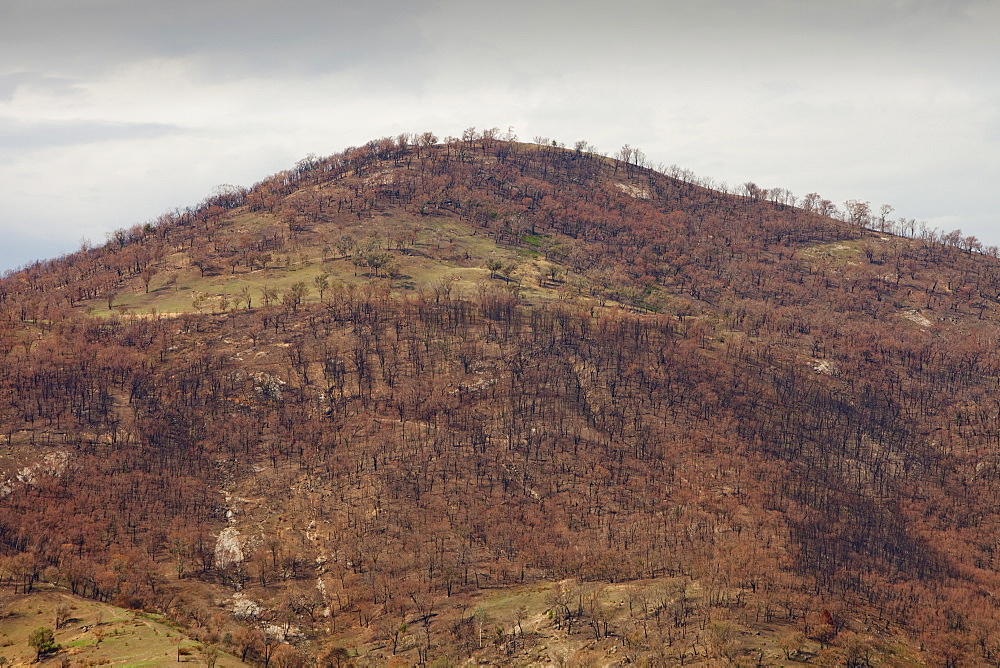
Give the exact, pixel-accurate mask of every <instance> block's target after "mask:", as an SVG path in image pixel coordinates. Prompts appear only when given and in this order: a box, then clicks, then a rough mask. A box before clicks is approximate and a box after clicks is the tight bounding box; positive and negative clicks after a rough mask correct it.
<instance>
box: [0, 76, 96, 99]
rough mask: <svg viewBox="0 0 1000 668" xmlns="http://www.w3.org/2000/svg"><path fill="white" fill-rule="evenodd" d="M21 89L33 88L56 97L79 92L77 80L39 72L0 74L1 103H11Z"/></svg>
mask: <svg viewBox="0 0 1000 668" xmlns="http://www.w3.org/2000/svg"><path fill="white" fill-rule="evenodd" d="M21 88H32V89H36V90H41V91H45V92H47V93H50V94H54V95H74V94H76V93H77V92H79V88H78V87H77V81H76V80H75V79H68V78H65V77H52V76H46V75H44V74H40V73H38V72H13V73H11V74H0V102H10V101H11V100H13V99H14V95H15V94H16V93H17V91H18V90H20V89H21Z"/></svg>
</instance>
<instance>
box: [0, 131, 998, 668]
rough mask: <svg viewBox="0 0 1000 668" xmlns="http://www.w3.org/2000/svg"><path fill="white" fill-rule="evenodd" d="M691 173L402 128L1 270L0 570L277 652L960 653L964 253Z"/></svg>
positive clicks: (970, 479) (990, 445)
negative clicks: (63, 252) (103, 238)
mask: <svg viewBox="0 0 1000 668" xmlns="http://www.w3.org/2000/svg"><path fill="white" fill-rule="evenodd" d="M711 185H712V184H710V183H708V182H699V181H696V180H695V179H693V178H691V177H690V175H686V174H684V173H682V172H679V171H677V170H674V171H672V172H671V173H662V172H658V171H655V170H652V169H650V168H648V167H647V166H646V165H645V164H644V160H643V158H642V155H641V152H637V151H635V150H634V149H631V148H629V147H625V148H624V149H622V151H620V152H619V153H618V154H617V155H616V156H615V157H614V158H609V157H607V156H603V155H600V154H598V153H596V152H594V151H593V150H592V149H591V148H590V147H588V146H587V145H586V144H585V143H582V142H581V143H580V144H578V145H577V146H576V147H575V148H574V149H566V148H563V147H561V146H554V145H552V144H551V143H549V142H540V141H539V142H536V143H534V144H524V143H519V142H516V141H512V140H507V139H504V140H501V139H499V138H498V137H497V136H496V133H494V132H493V131H487V132H483V133H478V132H474V131H471V130H470V131H469V132H467V133H466V135H465V136H464V137H463V138H460V139H449V140H446V141H445V142H443V143H442V142H438V141H437V140H436V138H435V137H433V136H432V135H430V134H424V135H420V136H416V137H410V136H402V137H398V138H394V139H383V140H376V141H373V142H370V143H369V144H367V145H365V146H363V147H360V148H353V149H348V150H346V151H344V152H342V153H341V154H338V155H334V156H330V157H327V158H322V159H320V158H310V159H307V160H304V161H302V162H300V163H299V164H298V165H297V166H296V168H295V169H294V170H290V171H288V172H285V173H281V174H277V175H274V176H272V177H269V178H267V179H265V180H264V181H262V182H260V183H258V184H256V185H255V186H253V187H252V188H249V189H239V188H223V189H220V190H218V191H217V192H216V193H214V194H213V195H212V196H211V197H209V198H208V199H207V200H206V201H205V202H203V203H202V204H201V205H199V206H198V207H195V208H192V209H189V210H185V211H178V212H174V213H170V214H165V215H164V216H162V217H161V218H160V219H159V220H157V221H155V222H153V223H150V224H148V225H145V226H137V227H135V228H133V229H131V230H121V231H119V232H118V233H116V234H115V235H114V236H113V238H111V239H110V240H109V242H108V243H107V244H105V245H104V246H102V247H100V248H87V249H81V251H80V252H79V253H75V254H73V255H69V256H66V257H62V258H58V259H56V260H52V261H49V262H46V263H39V264H36V265H33V266H31V267H27V268H25V269H23V270H21V271H18V272H14V273H12V274H10V275H8V276H6V277H5V278H4V279H3V281H2V282H0V313H2V321H0V322H2V326H0V344H2V346H0V352H3V354H4V355H5V364H4V365H3V367H2V368H0V415H2V416H3V418H2V424H3V426H4V433H3V434H2V436H3V438H4V440H5V441H6V451H5V452H3V453H0V465H2V466H3V467H4V470H5V471H6V473H5V476H4V482H3V483H2V490H3V499H2V501H0V545H2V547H3V550H4V554H5V555H6V556H5V557H4V560H3V562H2V564H3V582H5V583H7V584H8V585H12V586H15V587H17V588H19V589H21V590H30V589H31V588H32V586H33V584H34V583H35V582H37V581H38V580H44V581H47V582H51V583H58V584H60V585H62V586H65V587H67V588H68V589H69V590H70V591H71V592H73V593H76V594H80V595H83V596H87V597H90V598H92V599H95V600H98V601H112V602H115V603H116V604H118V605H122V606H125V607H131V608H134V609H142V608H146V609H150V610H157V611H159V612H161V613H164V614H166V615H168V616H169V618H170V619H171V620H173V621H174V622H176V623H178V624H182V625H184V627H185V628H186V629H187V631H188V632H189V633H190V634H191V635H192V636H194V637H195V638H197V639H202V640H205V641H206V642H222V643H223V645H224V646H225V647H227V648H228V650H229V651H231V652H232V653H233V654H234V655H236V656H243V657H244V658H246V659H247V660H250V661H258V662H261V663H269V662H270V661H271V659H272V653H274V652H277V653H278V654H277V656H278V658H279V659H280V661H278V660H277V659H276V661H278V662H284V663H283V665H296V664H295V662H296V661H305V660H306V659H308V658H310V657H325V658H323V659H322V660H321V661H322V662H325V663H324V665H327V664H329V665H342V664H344V663H347V662H353V663H357V664H360V665H382V664H385V663H390V662H393V661H395V662H399V663H403V664H406V663H418V662H419V663H426V664H430V663H433V662H437V663H438V664H439V665H445V664H446V663H448V662H451V663H462V662H464V661H467V660H469V659H470V658H471V659H473V660H476V661H480V662H487V663H490V662H492V663H494V664H497V665H500V664H503V665H507V664H510V663H523V664H525V665H535V664H538V665H548V664H552V663H557V664H576V665H595V664H600V665H620V664H623V663H627V662H632V663H647V664H649V665H672V664H676V663H688V662H690V663H702V664H705V665H715V664H718V663H720V662H723V661H728V662H733V663H738V662H744V663H745V662H755V663H760V664H773V665H778V664H782V665H787V664H788V663H792V662H797V661H798V662H802V661H807V660H808V661H813V662H816V661H819V662H836V661H840V662H847V663H849V664H850V665H866V663H868V664H880V665H916V664H920V663H935V664H949V665H965V664H967V663H968V664H975V663H983V664H989V663H991V662H995V661H996V660H997V656H998V654H997V651H998V645H997V642H998V640H1000V635H998V632H1000V629H998V628H997V622H996V619H997V618H998V617H997V609H996V603H995V600H994V597H993V595H992V591H993V590H994V589H995V585H996V565H995V563H994V553H995V551H996V542H995V535H996V529H997V527H998V519H1000V515H998V511H997V504H996V503H995V494H996V492H995V490H996V489H997V484H996V482H997V477H998V474H1000V458H998V454H1000V452H998V445H1000V443H998V438H997V434H998V433H1000V431H998V425H997V420H998V412H997V406H996V401H995V399H994V398H992V394H993V392H994V391H995V388H996V386H997V382H998V380H1000V373H998V371H1000V356H998V354H997V346H996V340H997V333H998V328H997V316H998V308H1000V302H998V297H1000V289H998V286H1000V262H998V261H997V257H996V256H997V252H996V249H992V248H990V249H984V248H983V247H982V246H981V244H979V242H978V241H977V240H976V239H974V238H967V237H963V236H962V235H961V234H960V233H949V234H946V235H942V234H938V233H934V232H930V231H927V230H922V231H921V232H920V233H919V234H917V230H916V225H915V224H913V223H912V221H892V220H889V219H888V214H889V213H890V211H887V210H886V209H883V210H882V212H881V214H879V215H875V214H873V213H872V211H871V209H870V207H869V206H868V205H867V203H859V202H849V203H846V204H845V207H844V210H843V211H837V210H835V207H834V206H833V205H832V203H830V202H829V201H826V200H823V199H822V198H821V197H819V196H818V195H815V194H811V195H808V196H806V197H804V198H801V199H797V198H794V197H792V196H791V194H790V193H788V192H787V191H784V190H781V189H773V190H765V189H761V188H759V187H757V186H756V185H754V184H744V185H743V186H741V187H740V189H739V192H726V191H725V189H719V188H713V187H709V186H711ZM832 213H836V214H837V217H831V215H830V214H832ZM915 235H916V236H915Z"/></svg>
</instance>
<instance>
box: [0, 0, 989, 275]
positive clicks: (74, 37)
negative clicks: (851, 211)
mask: <svg viewBox="0 0 1000 668" xmlns="http://www.w3.org/2000/svg"><path fill="white" fill-rule="evenodd" d="M998 27H1000V0H969V1H965V0H757V1H754V2H750V1H748V0H684V1H683V2H681V1H674V0H661V1H658V2H657V1H652V0H624V1H622V0H618V1H617V2H605V1H599V0H572V1H571V0H566V1H562V0H533V1H532V2H525V1H523V0H516V1H511V2H506V3H499V2H483V1H481V0H440V1H430V0H408V1H406V0H392V1H390V0H367V1H365V2H354V1H351V2H346V1H343V0H340V1H337V0H322V1H320V0H315V1H314V0H285V1H284V2H275V1H274V0H268V1H266V2H264V1H262V0H199V1H197V2H195V1H189V0H170V1H169V2H165V1H163V0H30V1H28V0H17V1H14V0H0V233H2V241H0V270H4V269H9V268H13V267H16V266H18V265H22V264H24V263H27V262H30V261H32V260H35V259H39V258H45V257H51V256H55V255H58V254H60V253H63V252H69V251H73V250H76V249H77V248H78V247H79V245H80V241H81V239H83V238H87V239H89V240H90V241H92V242H94V243H103V241H104V239H105V234H106V233H107V232H108V231H110V230H114V229H116V228H119V227H127V226H130V225H133V224H135V223H142V222H146V221H148V220H152V219H155V218H156V217H157V216H158V215H159V214H161V213H163V212H165V211H168V210H171V209H174V208H178V207H180V208H183V207H186V206H190V205H194V204H196V203H198V202H199V201H200V200H201V199H203V198H204V197H205V196H207V195H208V194H209V193H210V192H211V191H212V189H213V187H215V186H217V185H220V184H234V185H243V186H249V185H252V184H253V183H255V182H257V181H259V180H261V179H262V178H264V177H265V176H267V175H268V174H272V173H274V172H276V171H279V170H282V169H286V168H288V167H291V166H292V165H294V164H295V162H296V161H297V160H299V159H300V158H302V157H304V156H306V155H307V154H310V153H315V154H318V155H328V154H330V153H334V152H337V151H340V150H342V149H343V148H345V147H347V146H355V145H360V144H363V143H364V142H366V141H368V140H370V139H375V138H379V137H383V136H389V135H397V134H399V133H400V132H422V131H425V130H431V131H433V132H435V133H437V134H438V135H439V136H441V137H444V136H447V135H459V134H461V132H462V130H463V129H465V128H467V127H469V126H475V127H477V128H488V127H499V128H501V129H502V130H504V131H506V130H507V129H508V128H509V127H513V129H514V131H515V132H516V133H517V134H518V135H519V136H520V137H521V139H523V140H530V139H532V138H533V137H535V136H546V137H551V138H553V139H557V140H559V141H562V142H565V143H567V144H571V143H572V142H574V141H576V140H579V139H583V140H586V141H588V142H590V143H591V144H594V145H595V146H597V147H598V148H599V149H601V150H603V151H606V152H609V153H613V152H615V151H617V150H618V149H619V148H620V147H621V146H622V145H623V144H625V143H628V144H631V145H632V146H637V147H639V148H641V149H642V150H643V151H644V152H645V153H646V155H647V156H648V159H649V161H650V162H651V163H653V164H657V163H662V164H663V165H670V164H677V165H680V166H681V167H684V168H687V169H691V170H693V171H694V172H695V173H696V174H698V175H700V176H706V177H711V178H712V179H715V180H716V181H726V182H728V183H732V184H738V183H742V182H745V181H754V182H756V183H757V184H758V185H760V186H762V187H783V188H787V189H789V190H791V191H792V192H793V193H795V194H796V195H799V196H801V195H804V194H806V193H809V192H818V193H820V194H821V195H823V196H824V197H827V198H829V199H831V200H833V201H834V202H837V203H842V202H843V201H844V200H846V199H851V198H853V199H861V200H869V201H871V203H872V205H873V207H878V206H879V205H881V204H883V203H888V204H891V205H892V206H894V207H895V209H896V211H895V212H894V214H893V216H894V217H897V216H905V217H911V218H916V219H918V220H924V221H927V222H928V223H929V224H930V225H932V226H934V227H939V228H942V229H948V230H950V229H954V228H956V227H959V228H962V229H963V230H964V231H965V232H966V234H976V235H978V236H979V237H980V238H981V239H983V240H984V241H985V242H987V243H989V244H998V245H1000V218H998V216H997V214H996V213H995V208H994V206H993V205H994V197H996V196H997V195H998V194H1000V187H998V186H1000V76H998V74H997V69H996V67H997V64H998V63H1000V39H998V35H997V30H998Z"/></svg>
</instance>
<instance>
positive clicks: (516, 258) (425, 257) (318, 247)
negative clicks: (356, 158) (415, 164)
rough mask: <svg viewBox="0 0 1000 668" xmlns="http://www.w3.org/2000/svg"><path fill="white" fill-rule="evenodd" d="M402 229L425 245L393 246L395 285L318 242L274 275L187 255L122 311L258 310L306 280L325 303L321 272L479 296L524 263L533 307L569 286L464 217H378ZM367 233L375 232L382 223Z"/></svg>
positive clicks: (100, 306)
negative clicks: (268, 291) (246, 292)
mask: <svg viewBox="0 0 1000 668" xmlns="http://www.w3.org/2000/svg"><path fill="white" fill-rule="evenodd" d="M267 224H276V222H275V221H273V220H271V216H268V215H267V214H260V215H258V214H248V213H237V214H236V215H234V216H233V217H232V218H231V219H229V220H228V221H227V222H226V223H225V224H224V225H223V227H222V229H221V230H220V232H219V233H218V234H219V235H220V236H225V235H226V234H229V233H235V232H236V231H238V230H243V229H252V228H257V227H264V226H266V225H267ZM400 225H410V226H418V227H419V228H420V229H419V233H418V237H417V242H416V243H415V244H414V245H413V247H412V248H410V249H408V250H406V251H403V250H398V249H396V248H395V246H393V250H392V255H393V257H394V259H395V260H396V261H397V263H398V265H399V273H398V275H397V276H396V277H395V278H392V279H389V278H384V277H375V276H372V275H370V274H369V273H368V270H367V269H365V268H357V267H355V266H354V265H353V264H352V263H351V261H350V259H349V258H347V257H343V256H341V254H340V252H339V251H338V250H336V249H332V250H329V252H328V254H326V255H324V252H323V248H322V244H317V243H315V241H316V239H315V238H310V239H308V240H306V241H302V242H296V243H290V244H289V246H288V248H286V249H285V251H284V252H280V253H274V254H273V256H274V259H273V261H272V263H271V264H270V265H269V266H268V268H267V269H259V268H257V269H255V270H253V271H248V270H247V268H246V267H245V266H240V267H238V268H237V269H236V271H235V272H234V271H232V270H231V268H230V267H228V266H226V267H217V268H216V270H214V271H211V272H208V273H206V275H205V276H202V275H201V272H200V271H199V270H198V269H197V268H196V267H194V266H192V265H191V261H190V257H189V254H188V253H187V252H186V251H184V252H176V253H173V254H171V255H169V256H167V258H165V260H164V262H163V264H162V265H161V266H160V268H159V269H160V271H159V272H158V273H157V274H156V276H154V277H153V279H152V281H151V282H150V285H149V292H148V293H147V292H146V290H145V286H144V285H143V284H142V282H141V281H140V280H139V279H138V278H135V279H132V281H131V282H130V284H129V285H128V287H127V288H126V289H124V290H122V291H121V292H120V293H119V294H118V296H117V297H116V298H115V301H114V310H116V311H119V312H130V313H139V314H145V313H187V312H193V311H195V310H196V308H195V305H194V297H195V296H196V295H198V294H203V295H205V296H206V300H205V302H204V305H203V307H202V311H203V312H218V311H220V309H221V305H222V303H223V299H225V300H227V301H228V304H229V307H230V308H233V307H234V302H235V301H236V299H237V298H238V297H240V298H241V293H242V290H243V288H244V287H249V288H250V295H251V297H252V299H253V304H252V305H253V307H258V306H260V305H262V303H263V302H262V289H263V288H264V287H265V286H267V287H271V288H275V289H276V290H277V291H278V294H279V295H282V294H284V293H285V292H287V291H288V290H289V288H290V287H291V286H292V284H294V283H296V282H300V281H301V282H305V284H306V285H307V286H308V288H309V294H308V296H307V298H306V301H319V294H318V292H317V289H316V286H315V285H314V283H313V281H314V279H315V278H316V277H317V276H319V275H320V274H321V273H326V274H328V275H329V278H330V282H331V283H333V284H336V283H338V282H339V283H341V284H344V285H354V286H362V285H366V284H373V285H378V286H385V287H389V288H390V289H391V290H392V291H393V292H395V293H398V294H405V293H407V292H412V291H415V290H420V289H423V288H426V287H427V286H430V285H432V284H434V283H435V282H439V281H447V282H448V283H449V284H450V285H451V287H452V289H453V291H454V292H453V294H455V295H456V296H457V295H462V294H464V295H473V294H475V293H476V291H477V290H478V289H479V285H480V284H481V283H483V282H484V281H486V282H490V283H493V284H495V285H498V286H499V285H505V284H506V283H507V281H506V280H505V279H503V278H501V277H497V278H493V279H490V275H489V271H488V270H487V269H486V264H487V262H488V261H490V260H500V261H501V262H503V263H505V264H507V263H515V264H516V265H517V269H516V270H515V271H514V272H513V274H512V276H511V281H514V282H517V283H518V284H519V285H520V288H521V291H522V295H523V296H524V298H525V299H526V300H527V301H528V302H529V303H530V302H531V301H533V300H536V299H542V300H544V299H553V298H556V297H557V296H558V289H559V288H560V287H562V286H564V285H566V283H567V280H565V279H560V280H558V281H556V282H553V281H539V277H540V276H541V275H542V274H543V273H544V270H545V267H547V266H548V265H550V264H553V263H551V262H549V261H547V260H545V259H543V258H542V257H541V255H540V254H539V253H537V252H532V251H530V250H522V249H512V248H504V247H501V246H498V245H497V244H495V243H494V242H493V241H492V240H491V239H490V238H489V237H487V236H485V235H483V234H482V233H481V232H478V233H477V232H476V231H474V230H472V229H471V228H470V227H469V226H468V225H467V224H466V223H464V222H462V221H459V220H458V219H456V218H449V217H424V218H419V219H418V220H416V221H414V220H413V218H412V216H410V215H408V214H405V213H401V214H398V215H396V214H391V215H388V214H387V215H383V216H379V217H378V218H377V229H378V230H379V231H380V233H383V232H384V233H386V234H389V233H391V232H392V231H393V230H394V229H396V228H397V227H399V226H400ZM367 227H369V228H370V229H374V225H370V226H367ZM345 231H348V230H345V228H343V227H340V226H337V225H336V224H329V223H328V224H324V225H321V226H318V230H317V234H319V235H322V236H324V237H327V238H335V237H339V236H340V234H342V233H343V232H345ZM349 231H350V232H351V233H352V234H354V235H355V237H357V238H360V237H361V236H363V235H362V234H359V230H358V229H355V228H349ZM566 278H569V277H568V276H567V277H566ZM245 306H246V305H245V303H244V304H242V307H243V308H245ZM80 308H81V309H82V310H88V311H90V312H92V313H94V314H95V315H106V314H108V313H109V310H108V305H107V302H106V300H103V299H95V300H92V301H90V302H86V303H84V304H82V305H81V306H80Z"/></svg>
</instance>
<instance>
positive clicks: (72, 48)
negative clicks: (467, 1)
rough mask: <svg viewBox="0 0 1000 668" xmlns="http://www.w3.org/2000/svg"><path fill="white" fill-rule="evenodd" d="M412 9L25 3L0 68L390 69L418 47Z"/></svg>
mask: <svg viewBox="0 0 1000 668" xmlns="http://www.w3.org/2000/svg"><path fill="white" fill-rule="evenodd" d="M420 6H421V5H420V3H401V2H390V1H387V0H376V1H369V2H329V1H318V0H308V1H298V2H287V3H278V2H270V1H269V2H264V1H262V0H249V1H248V0H240V1H237V0H219V1H216V2H195V1H193V0H173V1H171V2H162V1H160V0H103V1H100V2H87V3H83V2H80V1H79V0H34V1H33V2H30V3H18V5H17V6H16V7H12V8H8V9H7V14H8V16H7V17H6V20H3V19H2V18H0V54H2V55H3V58H2V61H4V62H7V63H15V64H17V63H27V62H33V63H38V62H44V63H46V64H47V65H48V67H50V68H51V69H53V70H56V71H68V72H76V73H84V72H93V71H99V70H103V69H107V68H113V67H116V66H117V65H119V64H121V63H122V62H123V61H134V60H141V59H146V58H181V57H183V58H194V59H195V60H196V61H200V62H201V63H203V64H204V66H205V69H204V72H203V74H204V75H205V76H217V77H220V78H228V79H232V78H233V77H243V76H251V75H259V74H261V73H262V72H264V73H267V72H279V73H285V74H287V73H294V72H305V73H310V72H316V71H330V70H334V71H335V70H337V69H340V68H343V67H347V66H351V65H357V64H361V63H366V64H375V63H378V62H379V61H386V60H388V61H398V59H399V58H400V57H401V56H402V55H404V54H410V55H412V54H413V53H414V52H415V51H416V49H417V48H418V46H419V38H420V35H419V33H418V32H417V31H416V30H415V29H414V26H415V23H414V19H415V17H416V16H417V15H418V14H419V13H420V11H422V10H421V9H420Z"/></svg>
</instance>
